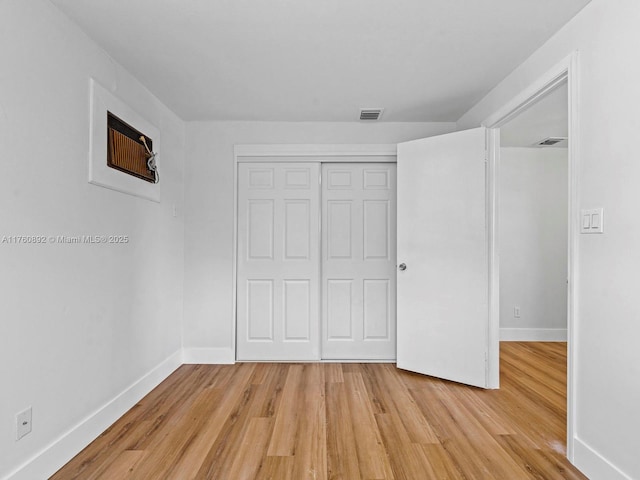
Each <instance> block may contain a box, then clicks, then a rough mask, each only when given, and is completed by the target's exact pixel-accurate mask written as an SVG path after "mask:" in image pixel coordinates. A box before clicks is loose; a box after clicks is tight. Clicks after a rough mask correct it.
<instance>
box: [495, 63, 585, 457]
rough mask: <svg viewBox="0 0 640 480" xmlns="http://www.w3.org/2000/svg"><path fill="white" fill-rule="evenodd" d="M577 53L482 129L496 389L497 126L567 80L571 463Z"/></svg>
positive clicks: (571, 451) (570, 434)
mask: <svg viewBox="0 0 640 480" xmlns="http://www.w3.org/2000/svg"><path fill="white" fill-rule="evenodd" d="M578 68H579V55H578V52H577V51H575V52H572V53H571V54H570V55H569V56H567V57H566V58H564V59H563V60H562V61H560V62H559V63H558V64H556V65H555V66H554V67H553V68H552V69H550V70H549V71H548V72H547V73H545V74H544V75H543V76H542V77H540V78H539V79H538V80H537V81H536V82H534V83H532V84H531V85H529V86H528V87H527V88H525V89H524V90H522V91H521V92H520V93H519V94H518V95H516V96H515V97H513V98H512V99H511V101H509V102H508V103H506V104H505V105H504V106H503V107H502V108H500V109H499V110H498V111H496V112H494V113H493V114H492V115H490V116H489V117H487V118H486V119H485V120H484V121H483V122H482V125H483V126H484V127H486V128H487V162H488V171H487V192H488V209H487V211H488V219H487V220H488V223H487V224H488V228H489V252H488V253H489V339H490V344H491V345H494V346H495V345H498V348H490V349H489V351H490V355H489V384H490V385H491V386H492V388H498V387H499V383H500V349H499V344H500V299H499V291H500V275H499V268H500V255H499V252H500V249H499V238H498V226H499V211H498V202H499V187H498V185H499V183H498V180H499V174H500V127H501V126H503V125H504V124H506V123H507V122H508V121H509V120H511V119H513V118H514V117H516V116H517V115H518V114H520V113H521V112H523V111H524V110H526V109H527V108H528V107H529V106H531V105H532V104H534V103H535V102H537V101H538V100H540V99H541V98H543V97H544V96H545V95H547V94H548V93H550V92H551V91H552V90H554V89H555V88H556V87H558V86H559V85H561V84H562V83H564V82H566V83H567V87H568V93H569V102H568V106H567V108H568V118H569V122H568V123H569V125H568V127H569V149H568V150H569V151H568V245H567V249H568V251H567V282H568V284H567V458H568V459H569V461H571V462H572V463H573V461H574V441H573V440H574V434H575V411H576V401H577V399H576V384H575V382H576V375H575V373H576V369H577V358H576V324H577V322H578V317H577V304H578V302H577V295H578V289H577V285H576V281H577V278H578V276H577V274H578V268H579V264H578V260H579V256H578V234H579V232H580V226H579V224H578V220H579V218H580V216H579V211H578V200H579V187H580V184H579V178H578V171H579V151H578V146H579V136H578V135H579V124H578V119H579V83H578Z"/></svg>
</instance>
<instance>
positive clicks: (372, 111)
mask: <svg viewBox="0 0 640 480" xmlns="http://www.w3.org/2000/svg"><path fill="white" fill-rule="evenodd" d="M383 111H384V108H361V109H360V120H378V119H379V118H380V116H381V115H382V112H383Z"/></svg>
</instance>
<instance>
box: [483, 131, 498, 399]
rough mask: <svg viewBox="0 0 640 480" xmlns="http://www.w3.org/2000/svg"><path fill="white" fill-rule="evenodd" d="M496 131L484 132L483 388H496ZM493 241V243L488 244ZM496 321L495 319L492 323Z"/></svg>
mask: <svg viewBox="0 0 640 480" xmlns="http://www.w3.org/2000/svg"><path fill="white" fill-rule="evenodd" d="M493 145H500V130H499V129H497V128H488V129H487V141H486V146H487V158H486V162H487V163H486V176H487V235H488V239H487V249H488V257H487V258H488V262H489V282H488V286H489V298H488V305H489V326H488V332H487V342H488V344H487V348H488V356H487V388H492V389H496V388H500V268H499V267H500V250H499V248H498V222H499V218H498V215H497V213H498V212H497V208H498V205H499V195H500V189H499V188H498V184H497V180H498V178H499V176H498V175H499V169H500V158H499V155H500V150H499V149H497V148H491V147H492V146H493ZM492 240H493V241H492ZM496 319H497V320H496Z"/></svg>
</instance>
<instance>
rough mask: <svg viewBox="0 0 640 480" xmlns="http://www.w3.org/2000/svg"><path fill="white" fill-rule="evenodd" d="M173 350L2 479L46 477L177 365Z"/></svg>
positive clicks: (176, 356) (29, 479)
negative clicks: (149, 369)
mask: <svg viewBox="0 0 640 480" xmlns="http://www.w3.org/2000/svg"><path fill="white" fill-rule="evenodd" d="M181 360H182V352H181V351H177V352H175V353H174V354H172V355H171V356H170V357H169V358H167V359H166V360H164V361H163V362H162V363H160V364H159V365H158V366H156V367H155V368H154V369H153V370H151V371H150V372H149V373H147V374H146V375H144V376H143V377H142V378H140V379H139V380H137V381H135V382H134V383H133V384H132V385H130V386H129V387H127V388H126V389H125V390H124V391H123V392H122V393H120V394H119V395H117V396H116V397H115V398H113V400H111V401H109V402H108V403H106V404H105V405H103V406H102V407H100V408H98V409H97V410H96V411H95V412H93V413H91V414H90V415H89V416H88V417H86V418H85V419H84V420H82V421H81V422H80V423H78V424H77V425H75V426H74V427H72V428H71V429H70V430H68V431H67V432H65V433H64V434H62V435H61V436H60V437H58V438H57V439H56V440H54V441H53V442H52V443H51V444H49V445H48V446H47V447H45V448H44V449H43V450H41V451H40V452H38V453H37V454H36V455H34V456H33V457H32V458H31V459H30V460H28V461H27V462H26V463H24V464H23V465H21V466H20V467H18V468H17V469H15V470H14V471H13V472H11V473H9V475H8V476H6V477H4V479H3V480H33V479H34V478H49V477H50V476H51V475H53V474H54V473H55V472H57V471H58V470H59V469H60V468H61V467H62V466H63V465H65V464H66V463H67V462H68V461H69V460H71V459H72V458H73V457H74V456H76V455H77V454H78V452H80V451H81V450H82V449H83V448H84V447H86V446H87V445H88V444H89V443H91V442H92V441H93V440H95V439H96V437H98V435H100V434H101V433H102V432H104V431H105V430H106V429H107V428H108V427H109V426H111V425H112V424H113V423H114V422H115V421H116V420H118V419H119V418H120V417H121V416H122V415H124V414H125V413H126V412H127V411H128V410H129V409H130V408H131V407H133V406H134V405H135V404H136V403H137V402H138V401H140V399H142V398H143V397H144V396H145V395H146V394H147V393H149V392H150V391H151V390H153V389H154V388H155V387H157V386H158V385H159V384H160V383H161V382H162V381H163V380H165V379H166V378H167V377H168V376H169V375H171V373H173V371H174V370H175V369H176V368H178V367H179V366H180V365H181V363H182V362H181Z"/></svg>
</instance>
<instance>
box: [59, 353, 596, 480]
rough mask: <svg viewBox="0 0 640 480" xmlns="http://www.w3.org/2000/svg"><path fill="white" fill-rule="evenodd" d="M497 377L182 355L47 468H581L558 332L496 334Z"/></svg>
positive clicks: (525, 471) (491, 474) (108, 473)
mask: <svg viewBox="0 0 640 480" xmlns="http://www.w3.org/2000/svg"><path fill="white" fill-rule="evenodd" d="M501 385H502V387H501V389H500V390H489V391H486V390H481V389H477V388H473V387H465V386H462V385H458V384H455V383H451V382H447V381H443V380H438V379H434V378H430V377H424V376H421V375H417V374H412V373H408V372H404V371H402V370H398V369H396V368H395V366H394V365H392V364H328V363H306V364H284V363H239V364H236V365H185V366H182V367H180V368H179V369H178V370H177V371H176V372H174V373H173V374H172V375H171V376H170V377H169V378H168V379H167V380H165V381H164V382H163V383H162V384H161V385H160V386H159V387H158V388H156V389H155V390H153V391H152V392H151V393H150V394H149V395H147V396H146V397H145V398H144V399H142V400H141V401H140V403H138V404H137V405H136V406H135V407H133V408H132V409H131V410H130V411H129V412H127V413H126V414H125V415H124V416H123V417H122V418H121V419H120V420H118V421H117V422H116V423H115V424H114V425H112V426H111V427H110V428H109V429H108V430H106V431H105V432H104V433H103V434H102V435H100V437H98V438H97V439H96V440H95V441H94V442H93V443H91V444H90V445H89V446H88V447H87V448H85V449H84V450H83V451H82V452H81V453H80V454H78V455H77V456H76V457H75V458H74V459H73V460H71V461H70V462H69V463H68V464H67V465H66V466H64V467H63V468H62V469H61V470H60V471H59V472H57V473H56V474H55V475H54V476H53V477H51V478H52V479H53V480H71V479H87V480H120V479H140V480H159V479H172V480H173V479H175V480H177V479H180V480H187V479H215V480H227V479H228V480H239V479H274V480H287V479H291V480H304V479H309V480H311V479H313V480H319V479H343V480H357V479H366V480H378V479H412V480H413V479H416V480H429V479H469V480H477V479H501V480H517V479H544V480H553V479H562V478H566V479H584V478H586V477H584V476H583V475H581V474H580V473H579V472H578V471H577V470H576V469H575V468H574V467H573V466H572V465H571V464H570V463H569V462H568V461H567V459H566V458H565V438H566V430H565V429H566V426H565V422H566V344H564V343H518V342H509V343H503V344H502V345H501Z"/></svg>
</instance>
